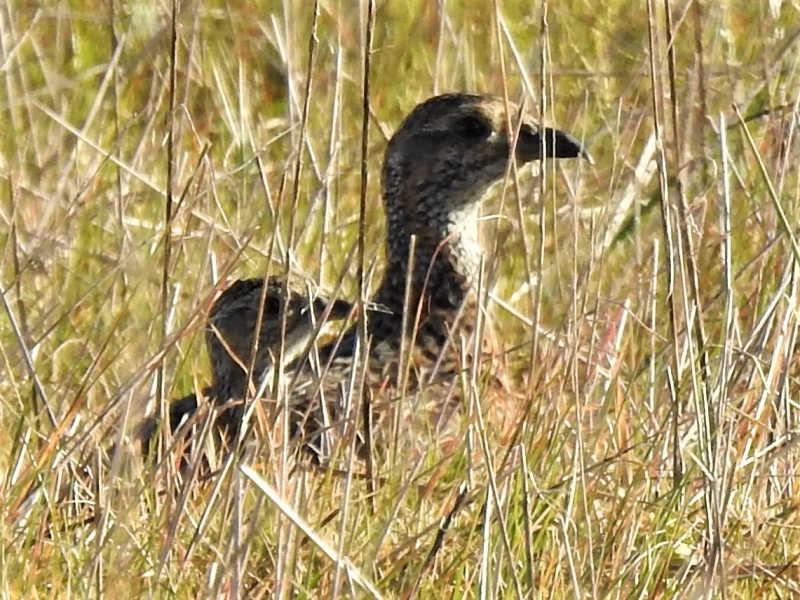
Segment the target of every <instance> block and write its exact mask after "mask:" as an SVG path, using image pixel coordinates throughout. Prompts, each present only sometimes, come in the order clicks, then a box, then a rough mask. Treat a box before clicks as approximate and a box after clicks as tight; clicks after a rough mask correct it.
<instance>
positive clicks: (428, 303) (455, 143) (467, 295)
mask: <svg viewBox="0 0 800 600" xmlns="http://www.w3.org/2000/svg"><path fill="white" fill-rule="evenodd" d="M508 109H509V111H510V113H507V112H506V103H505V102H504V101H503V100H502V99H500V98H497V97H493V96H478V95H469V94H450V95H444V96H437V97H434V98H431V99H429V100H427V101H426V102H424V103H422V104H420V105H418V106H417V107H416V108H415V109H414V110H413V111H412V112H411V113H410V114H409V115H408V116H407V117H406V119H405V120H404V121H403V123H402V124H401V125H400V127H399V128H398V130H397V132H396V133H395V134H394V136H393V137H392V139H391V140H390V141H389V144H388V146H387V148H386V153H385V157H384V164H383V170H382V177H381V190H382V196H383V202H384V208H385V211H386V220H387V239H386V270H385V273H384V275H383V279H382V281H381V284H380V286H379V287H378V289H377V291H376V292H375V294H374V296H373V302H374V303H375V305H377V306H379V307H381V309H380V310H376V311H368V314H367V327H368V329H367V332H368V339H369V344H370V346H369V348H370V349H369V357H368V360H367V361H366V365H360V367H366V371H365V372H364V371H360V370H359V373H358V375H359V376H360V375H362V374H363V375H365V382H366V387H368V388H369V389H370V392H371V393H372V394H380V395H381V397H380V398H378V399H377V400H378V402H377V403H376V402H373V403H374V404H384V405H391V401H392V400H393V399H396V398H397V397H398V396H399V395H400V392H399V381H400V379H403V380H404V381H405V388H404V389H405V392H406V393H407V394H411V395H413V394H416V393H417V392H418V391H419V390H421V389H422V388H425V389H426V390H427V391H426V393H425V395H426V397H427V398H430V397H432V396H434V397H435V404H438V405H439V409H438V410H441V409H443V407H446V406H447V405H448V404H451V403H452V401H453V400H454V399H455V400H457V399H458V398H457V396H458V393H457V391H456V389H457V386H455V385H454V384H455V379H456V376H457V374H458V373H460V372H461V371H462V370H463V369H464V368H466V367H468V366H469V362H471V361H472V360H473V359H474V357H473V353H474V349H475V348H476V347H480V342H481V341H480V340H479V344H477V345H476V344H475V343H474V340H472V337H473V334H474V333H475V329H476V323H477V321H478V316H479V313H478V311H479V302H478V298H477V295H476V293H475V285H476V284H477V278H478V276H479V271H480V267H481V260H482V256H483V249H482V247H481V244H480V242H479V235H478V234H479V231H478V219H477V217H478V214H479V209H480V205H481V202H482V200H483V198H484V196H485V195H486V192H487V190H488V189H489V187H490V186H491V185H492V184H493V183H495V182H497V181H499V180H500V179H502V178H503V177H504V175H505V173H506V172H507V169H508V163H509V158H510V157H512V156H514V157H515V158H516V160H517V162H518V163H520V164H523V163H528V162H531V161H534V160H538V159H539V158H540V157H541V156H547V157H551V158H572V157H578V156H581V155H583V156H586V157H587V158H588V154H586V152H585V151H584V149H583V148H582V146H581V145H580V143H578V142H577V141H576V140H575V139H573V138H572V137H570V136H569V135H567V134H565V133H563V132H560V131H556V130H552V129H541V128H539V127H538V125H536V124H535V123H534V122H533V121H531V120H530V119H529V118H528V117H527V116H525V115H521V116H520V115H519V110H518V108H517V107H515V106H514V105H509V106H508ZM520 120H521V124H520ZM517 124H520V128H519V137H518V140H517V143H516V147H515V148H513V149H512V143H511V141H510V140H511V139H512V136H513V134H512V132H513V131H514V128H515V127H516V125H517ZM412 238H413V240H414V242H413V253H412V252H411V250H412ZM409 260H412V261H413V263H412V264H411V265H409ZM409 266H410V268H409ZM262 284H263V281H262V280H246V281H239V282H236V283H234V284H233V285H232V286H231V287H230V288H228V289H227V290H226V291H225V292H224V293H223V294H222V295H221V296H220V298H219V299H218V300H217V301H216V303H215V304H214V307H213V308H212V311H211V315H210V320H209V321H210V324H211V327H210V328H209V329H210V331H209V333H208V337H207V341H208V346H209V352H210V354H211V357H212V363H213V365H214V367H213V368H214V378H213V384H212V390H213V392H212V395H214V396H215V397H216V402H217V403H225V402H227V401H228V400H230V399H240V398H242V397H245V396H248V393H247V392H248V390H247V386H246V382H247V378H246V368H245V369H243V368H242V365H248V364H249V363H248V361H247V360H239V361H236V360H232V359H230V356H229V352H228V350H232V351H233V354H235V355H237V356H238V357H239V358H240V359H242V358H249V356H250V348H251V347H252V340H253V333H254V332H255V315H256V314H257V312H258V307H259V303H260V299H261V297H262V296H261V290H262ZM273 287H274V286H273V285H272V283H270V288H273ZM277 291H278V290H277V289H269V290H268V293H267V302H266V305H265V310H264V315H263V319H262V326H261V329H260V331H259V348H260V350H259V354H258V355H257V358H256V361H255V369H254V374H255V376H256V377H255V381H256V382H260V381H261V380H262V379H263V378H264V377H265V376H266V375H268V374H269V373H270V365H271V364H272V361H274V352H275V348H276V347H277V346H276V343H279V340H280V333H279V332H280V323H281V306H282V301H280V300H279V298H282V295H278V294H277ZM281 291H282V288H281ZM312 304H313V310H309V300H308V297H307V295H302V294H292V295H290V298H289V302H288V303H287V305H286V308H287V310H286V316H285V321H286V336H287V342H289V341H290V342H291V344H289V343H287V344H286V346H288V345H292V347H293V348H297V349H298V352H299V354H298V355H297V356H291V357H289V358H290V359H291V360H292V362H289V361H287V362H286V363H285V364H286V371H287V373H289V374H291V376H292V377H293V379H294V381H296V382H297V386H296V387H295V388H293V389H291V390H287V392H286V393H289V394H291V399H290V404H291V405H292V406H293V407H294V414H293V417H292V431H293V433H294V434H295V435H298V436H301V437H304V438H305V442H306V444H307V446H310V447H311V448H312V450H313V451H314V452H315V453H316V454H317V455H318V456H319V455H327V454H328V452H329V450H328V449H326V448H328V447H329V446H328V444H327V443H323V442H324V440H323V439H322V436H323V434H325V433H327V432H330V431H331V430H332V429H335V428H333V427H331V421H335V420H336V419H337V416H338V415H341V414H344V413H343V411H341V410H340V406H341V405H342V403H343V400H342V398H343V396H346V393H345V390H346V389H347V388H348V382H349V381H358V380H359V377H353V373H352V368H353V366H354V364H355V363H356V362H357V361H356V360H355V356H354V354H355V349H356V347H357V344H356V340H357V338H358V336H357V328H356V326H355V325H352V326H351V327H350V328H349V329H347V330H346V331H345V332H344V333H343V334H342V336H341V337H340V338H339V339H337V340H335V341H333V342H330V343H327V344H325V345H323V346H321V347H319V348H318V352H317V355H318V358H319V361H318V363H317V362H316V361H309V360H306V357H305V356H303V355H302V350H303V349H304V348H305V346H306V344H307V343H308V342H309V341H310V340H311V338H312V334H313V332H314V331H315V327H313V326H312V325H310V323H313V322H316V321H317V320H319V319H320V318H344V317H345V316H347V313H349V312H350V306H349V304H347V303H343V304H339V303H338V301H337V303H333V304H328V303H326V302H325V301H324V300H318V301H313V302H312ZM404 310H407V311H408V312H407V314H406V317H405V318H404ZM309 316H313V318H311V319H309ZM223 339H224V340H225V341H226V343H225V344H222V343H221V340H223ZM297 339H299V340H300V342H298V343H297V344H295V340H297ZM303 342H305V343H303ZM301 346H302V347H301ZM402 350H405V352H406V354H405V356H401V351H402ZM287 356H288V355H287ZM465 361H466V363H467V364H465ZM237 363H240V364H237ZM401 363H402V364H405V365H407V367H408V370H407V373H405V374H403V373H400V370H399V368H400V365H401ZM251 392H252V390H251ZM320 398H321V399H320ZM382 400H386V402H381V401H382ZM434 412H436V411H434ZM240 418H241V411H237V412H228V413H227V416H224V417H223V421H224V423H225V425H226V426H227V428H228V430H229V432H231V431H233V432H235V430H236V428H237V426H238V419H240ZM351 431H352V429H351Z"/></svg>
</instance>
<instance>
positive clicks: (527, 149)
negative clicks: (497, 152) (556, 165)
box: [517, 125, 594, 165]
mask: <svg viewBox="0 0 800 600" xmlns="http://www.w3.org/2000/svg"><path fill="white" fill-rule="evenodd" d="M542 141H544V153H542ZM542 154H544V156H546V157H547V158H577V157H581V158H583V159H584V160H586V161H588V162H589V164H590V165H593V164H594V159H593V158H592V155H591V154H589V152H588V151H587V150H586V148H584V147H583V145H582V144H581V143H580V142H579V141H578V140H577V139H575V138H574V137H572V136H571V135H570V134H568V133H565V132H563V131H559V130H558V129H550V128H549V127H545V128H544V129H542V130H540V131H535V130H533V129H531V128H530V127H527V126H524V125H523V127H522V130H521V131H520V132H519V141H518V143H517V157H518V158H519V159H521V160H523V161H525V162H530V161H533V160H539V159H540V158H541V156H542Z"/></svg>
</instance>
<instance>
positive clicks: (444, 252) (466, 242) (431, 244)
mask: <svg viewBox="0 0 800 600" xmlns="http://www.w3.org/2000/svg"><path fill="white" fill-rule="evenodd" d="M476 217H477V215H476V214H464V215H451V218H450V219H449V220H447V221H445V222H444V223H441V224H439V225H438V226H424V227H421V226H419V224H416V225H415V226H414V227H413V228H412V227H410V226H409V224H413V222H409V221H405V220H403V219H398V220H397V221H395V222H393V223H391V222H390V223H389V224H388V225H389V226H388V228H387V229H388V234H387V246H386V257H387V266H386V272H385V274H384V278H383V282H382V283H381V286H380V288H379V289H378V291H377V293H376V295H375V298H374V299H375V302H376V303H378V304H381V305H384V306H386V307H387V308H389V309H390V310H391V311H392V312H394V313H401V312H402V310H403V308H404V306H405V304H406V303H407V304H408V307H409V309H410V310H417V309H418V307H422V310H423V311H425V312H429V311H435V312H441V311H453V313H455V312H457V311H458V310H459V309H460V308H461V306H462V305H463V304H464V302H465V301H466V300H467V299H468V298H469V297H470V296H472V295H474V287H475V286H476V285H477V283H478V278H479V274H480V269H481V266H482V265H481V262H482V258H483V249H482V247H481V244H480V237H479V230H478V222H477V218H476Z"/></svg>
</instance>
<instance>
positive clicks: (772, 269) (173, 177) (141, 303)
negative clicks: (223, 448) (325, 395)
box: [0, 0, 800, 598]
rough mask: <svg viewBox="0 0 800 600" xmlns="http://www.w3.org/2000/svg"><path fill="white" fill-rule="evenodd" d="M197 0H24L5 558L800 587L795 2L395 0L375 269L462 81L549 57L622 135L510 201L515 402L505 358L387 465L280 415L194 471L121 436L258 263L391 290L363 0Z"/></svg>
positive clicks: (506, 333) (112, 570)
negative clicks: (286, 453) (440, 431)
mask: <svg viewBox="0 0 800 600" xmlns="http://www.w3.org/2000/svg"><path fill="white" fill-rule="evenodd" d="M178 8H179V10H178V11H177V12H176V13H173V10H172V9H173V7H172V6H171V5H169V3H155V2H153V3H141V2H117V3H106V2H97V1H93V2H88V3H75V2H67V1H64V2H60V3H44V4H42V5H37V4H31V3H24V2H14V1H12V2H10V3H6V4H4V5H3V6H2V8H0V47H1V48H2V52H1V53H0V77H1V78H2V80H3V85H2V86H0V222H1V223H2V226H0V248H1V250H0V251H1V254H0V261H1V262H0V286H1V287H2V298H3V305H2V308H3V310H2V314H3V318H0V361H1V362H0V364H2V372H3V377H2V379H0V422H1V423H2V427H3V428H4V429H5V430H6V431H7V432H8V433H7V435H6V436H4V438H3V440H2V441H0V456H1V457H2V458H0V466H1V467H2V468H1V469H0V473H2V477H3V484H2V485H3V487H2V499H3V502H2V505H3V507H4V512H3V525H2V546H0V581H2V584H0V586H2V594H3V596H7V597H17V596H19V597H22V596H25V597H65V596H71V595H75V596H78V597H83V596H100V595H105V596H107V597H131V596H151V595H152V596H157V597H178V598H185V597H195V596H204V597H205V596H218V595H225V596H247V597H265V596H269V597H272V596H275V597H323V596H328V597H350V596H354V597H370V596H372V595H377V594H380V595H382V596H383V597H387V598H410V597H419V598H427V597H431V596H434V595H438V596H442V597H451V596H453V597H510V598H516V597H525V598H528V597H531V598H534V597H541V598H574V597H603V598H605V597H609V598H654V597H686V598H705V597H723V598H751V597H775V598H787V597H793V596H795V595H797V594H798V584H797V581H798V580H800V574H799V572H798V558H797V557H798V555H800V533H798V531H800V527H798V526H799V525H800V522H799V519H798V513H797V510H796V508H797V505H798V496H797V490H796V488H797V481H796V480H795V477H796V470H797V467H796V463H795V461H796V460H797V459H798V450H797V447H796V435H797V433H796V432H797V427H798V419H799V418H800V412H798V407H797V400H796V398H797V392H798V385H797V383H798V382H797V375H798V368H797V365H796V361H795V360H794V356H793V355H794V349H795V346H796V344H797V335H798V319H797V309H796V306H797V300H798V293H799V292H800V289H798V286H800V283H798V277H797V274H798V266H797V258H798V256H797V240H796V234H797V228H796V227H795V225H794V224H795V223H796V222H797V220H798V215H800V178H798V172H797V165H798V162H800V161H798V148H797V142H798V134H797V115H798V108H797V107H798V102H800V101H799V100H798V96H797V90H798V89H800V74H799V72H798V61H797V58H796V57H797V55H798V52H797V45H798V36H800V26H798V22H800V21H799V20H798V9H797V7H796V6H795V5H794V4H793V3H790V2H780V1H778V2H770V3H737V2H732V1H730V0H721V1H720V2H717V3H698V2H695V3H690V4H688V5H685V6H684V5H683V4H679V3H673V2H670V0H666V1H665V2H663V3H653V2H649V3H630V2H624V1H622V0H614V1H611V2H608V3H605V6H604V7H603V9H602V10H598V6H597V4H596V3H590V2H581V1H579V0H570V1H565V2H559V3H548V4H544V3H535V5H534V6H532V5H531V3H530V2H516V1H511V0H508V1H506V2H504V3H502V4H501V3H487V2H477V1H470V2H462V3H455V2H443V3H433V2H426V1H424V0H403V1H400V0H397V1H393V2H391V3H389V2H386V3H381V4H380V5H379V6H378V8H377V11H376V20H375V36H374V41H373V48H372V50H371V54H370V58H371V69H370V72H369V74H368V78H369V86H370V98H369V108H370V112H371V119H370V123H371V135H370V138H369V145H368V153H367V157H366V158H367V161H368V163H367V166H368V171H367V172H368V174H369V179H368V182H367V183H368V185H367V188H366V189H367V196H366V198H367V203H366V214H365V219H366V220H365V225H366V227H365V232H364V236H363V242H364V245H365V248H366V256H367V257H368V258H370V257H378V258H377V259H376V260H370V261H369V262H368V263H367V264H366V265H365V267H366V268H367V270H368V271H370V270H371V269H376V270H377V269H379V268H380V265H381V263H382V257H381V252H380V249H381V243H382V239H383V227H384V224H383V221H382V212H381V208H380V203H379V201H378V198H379V181H378V174H379V164H380V158H381V153H382V151H383V147H384V145H385V139H386V137H387V136H388V135H389V134H390V132H391V131H392V130H393V128H394V127H395V126H396V125H397V124H398V123H399V121H400V119H401V118H402V116H403V115H404V114H405V113H406V112H407V111H409V110H410V109H411V108H412V107H413V106H414V104H416V103H417V102H419V101H421V100H423V99H424V98H426V97H428V96H430V95H431V94H433V93H437V92H444V91H449V90H470V91H485V92H494V93H499V94H502V93H508V94H509V97H510V98H512V99H518V98H520V97H522V95H523V94H525V97H526V98H527V102H528V105H529V107H530V108H531V110H533V111H540V114H542V118H543V120H544V121H546V122H548V123H550V124H556V125H558V126H560V127H561V128H563V129H567V130H569V131H571V132H572V133H573V134H575V135H577V136H578V137H581V138H583V139H585V140H586V143H587V145H588V146H589V148H590V150H591V152H592V154H593V155H594V158H595V161H596V163H595V165H594V166H589V165H587V164H586V163H578V162H569V163H563V164H559V165H558V166H557V168H556V169H555V170H553V171H550V172H548V174H547V176H546V178H545V180H544V182H543V183H540V182H539V181H533V182H532V181H531V179H530V177H525V176H523V177H522V178H521V181H520V184H519V186H510V187H509V188H507V190H506V192H505V193H504V194H502V199H501V194H500V193H499V191H498V194H497V199H496V200H494V201H493V203H491V204H490V209H489V211H488V212H490V213H491V212H496V211H501V212H502V215H503V219H500V220H494V221H491V222H489V224H488V225H487V240H488V241H489V243H490V244H489V245H491V246H494V245H495V243H497V244H498V245H499V247H498V248H497V252H495V253H494V254H493V255H494V256H496V257H497V273H498V277H497V283H496V285H495V286H494V288H493V290H492V292H493V297H495V298H496V299H497V300H496V301H495V302H492V303H491V307H492V313H493V317H494V319H495V321H496V328H497V330H498V331H501V332H502V338H503V343H504V345H505V346H506V347H507V349H508V350H509V355H508V362H509V364H510V366H511V368H512V370H513V371H514V373H515V388H516V389H515V396H514V398H515V402H517V403H518V404H519V406H524V407H527V411H528V412H527V413H526V416H525V418H524V419H521V420H520V422H519V427H518V429H517V430H516V436H509V435H503V434H502V432H500V431H498V430H499V429H500V428H501V427H500V425H498V420H499V419H498V418H495V416H494V414H495V412H497V411H498V410H499V407H498V406H495V402H494V401H492V399H491V398H483V397H482V394H483V392H482V391H481V390H482V387H481V381H483V379H484V378H483V377H482V373H480V372H476V373H473V376H472V377H471V378H468V379H469V381H467V382H466V384H467V385H469V386H471V387H472V389H473V390H474V393H473V394H472V395H471V396H472V399H473V402H472V405H471V407H470V411H471V412H470V414H471V415H473V418H471V419H470V421H469V428H468V429H467V430H466V431H465V432H464V438H463V443H461V444H458V447H457V448H455V450H452V451H451V452H449V453H447V452H444V451H443V450H442V449H441V447H440V446H439V445H437V444H436V440H427V441H426V440H422V441H421V442H420V443H421V446H420V449H419V450H418V451H417V452H416V453H415V454H414V455H413V456H411V457H409V456H408V455H406V454H403V455H400V456H398V455H397V454H393V453H392V452H391V451H389V452H387V455H386V457H383V459H385V460H383V459H382V460H377V461H376V469H377V476H378V484H379V485H377V486H376V489H375V490H374V493H372V494H370V493H369V486H368V485H367V484H366V483H365V482H364V481H362V480H359V479H357V478H355V477H349V476H341V475H337V474H336V473H333V472H325V473H319V472H315V471H311V472H308V471H303V470H300V471H298V472H296V473H294V474H290V473H288V472H287V465H286V462H285V461H284V457H282V456H281V454H282V453H281V447H280V443H279V442H280V440H279V437H278V436H277V435H276V434H275V432H271V431H262V432H261V435H260V436H259V439H258V442H257V448H256V451H255V452H254V453H251V454H250V455H249V456H248V459H247V460H245V461H244V462H245V463H246V465H249V466H246V467H245V468H243V469H240V468H239V467H238V466H237V465H227V467H228V468H227V470H226V471H225V473H224V475H223V476H220V477H219V478H217V479H216V480H214V481H213V482H209V483H207V484H205V485H202V486H201V485H197V486H192V487H191V488H185V487H184V488H180V487H179V490H178V492H177V493H173V491H174V488H175V483H174V473H172V472H171V467H170V465H169V464H166V463H165V464H161V465H160V466H157V467H150V466H142V465H141V464H140V461H138V460H137V459H136V458H135V456H133V455H132V456H130V457H128V458H127V459H125V460H119V459H118V460H116V461H113V462H112V463H110V464H107V463H103V462H99V461H97V460H95V459H93V458H92V456H94V451H95V449H96V448H98V447H104V446H105V445H106V444H107V443H108V442H109V441H115V440H123V439H124V437H123V436H124V435H127V434H129V433H130V431H131V430H132V428H133V427H134V425H135V423H136V422H137V421H138V420H139V418H140V417H141V416H142V415H143V414H144V413H145V412H146V411H147V410H152V407H153V404H154V403H153V399H154V398H157V397H159V396H160V395H161V396H163V397H165V398H170V397H175V396H177V395H180V394H183V393H186V392H188V391H190V390H192V389H194V388H195V387H202V386H203V385H204V384H205V383H206V382H207V381H208V377H209V369H208V364H207V358H206V356H205V350H204V348H203V343H202V337H203V336H202V330H203V315H204V313H205V311H206V310H207V308H208V305H209V302H210V300H211V298H212V297H213V293H214V286H215V284H216V282H217V281H218V280H220V279H221V278H223V277H224V276H226V275H227V274H232V275H235V276H252V275H256V274H262V273H264V272H265V270H267V269H270V270H271V271H272V272H279V271H281V270H283V269H285V268H286V264H287V260H288V263H289V265H290V267H291V269H292V270H294V271H303V272H305V273H306V274H308V276H309V277H310V278H311V279H313V280H314V281H316V282H319V283H321V284H323V285H325V286H328V287H330V286H333V285H334V284H335V282H336V281H337V280H338V279H339V277H340V276H341V275H342V274H344V277H343V282H344V283H343V290H342V295H343V296H344V297H348V298H353V297H355V295H356V293H357V273H358V261H357V260H354V259H352V258H350V259H348V257H349V256H350V257H351V256H353V254H352V253H351V249H352V248H354V247H355V245H356V244H357V242H358V237H359V233H358V232H359V198H360V191H359V190H360V188H361V185H362V178H361V168H360V166H361V122H362V115H363V112H362V90H363V84H362V82H363V80H364V71H363V65H364V52H365V47H364V43H365V42H364V40H365V34H364V25H365V23H366V9H365V7H363V6H362V7H361V8H359V9H357V7H356V5H355V4H354V3H348V2H325V3H321V6H320V7H319V14H318V16H317V18H316V20H315V18H314V11H313V5H312V3H310V2H305V3H301V2H291V1H289V0H282V1H278V0H269V1H268V0H264V1H262V2H251V3H247V6H240V3H230V5H227V4H225V3H223V2H219V1H216V0H207V1H206V2H204V3H194V4H189V3H185V2H184V3H180V5H179V7H178ZM173 26H174V27H173ZM312 29H313V31H314V35H313V36H312ZM173 31H174V32H175V35H176V38H175V40H176V43H175V44H173V42H172V36H173ZM309 58H311V60H309ZM543 92H544V93H543ZM306 101H308V106H309V107H310V110H309V112H308V117H307V122H306V123H305V124H304V123H303V121H302V115H303V106H304V104H305V102H306ZM740 115H741V116H740ZM168 199H171V202H172V204H171V209H170V211H169V215H170V216H169V219H167V218H165V214H166V212H167V211H166V205H167V202H168ZM167 222H168V226H167ZM498 240H502V243H500V242H499V241H498ZM162 383H163V390H161V388H162ZM482 400H483V401H482ZM148 404H149V407H148ZM479 414H480V416H481V417H482V418H478V417H479ZM87 470H88V471H90V475H89V476H87ZM180 490H183V491H182V492H181V491H180Z"/></svg>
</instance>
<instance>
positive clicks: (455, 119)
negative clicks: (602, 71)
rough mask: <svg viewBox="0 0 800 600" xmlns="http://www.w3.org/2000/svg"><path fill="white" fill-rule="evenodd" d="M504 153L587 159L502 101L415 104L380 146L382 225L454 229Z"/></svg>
mask: <svg viewBox="0 0 800 600" xmlns="http://www.w3.org/2000/svg"><path fill="white" fill-rule="evenodd" d="M517 125H519V135H518V136H517V137H516V144H514V137H515V131H516V127H517ZM512 156H513V157H515V158H516V160H517V162H518V163H519V164H524V163H529V162H532V161H535V160H539V159H540V157H541V156H546V157H548V158H574V157H578V156H584V157H586V158H587V159H588V158H589V155H588V153H587V152H586V150H585V149H584V148H583V146H582V145H581V144H580V142H578V140H576V139H575V138H573V137H572V136H570V135H569V134H567V133H564V132H563V131H558V130H555V129H549V128H542V127H540V126H539V125H537V124H536V123H535V122H534V121H533V120H532V119H531V118H529V117H528V116H527V115H525V114H524V113H523V114H520V111H519V109H518V108H517V107H516V106H514V105H513V104H510V103H509V104H508V106H507V105H506V103H505V101H504V100H503V99H502V98H498V97H495V96H479V95H472V94H447V95H443V96H436V97H433V98H431V99H429V100H427V101H425V102H423V103H422V104H420V105H418V106H417V107H416V108H415V109H414V110H413V111H412V112H411V113H410V114H409V115H408V116H407V117H406V119H405V120H404V121H403V123H402V124H401V125H400V127H399V129H398V130H397V132H396V133H395V134H394V136H393V137H392V139H391V140H390V141H389V144H388V147H387V149H386V156H385V158H384V166H383V177H382V192H383V196H384V202H385V204H386V209H387V217H388V219H389V230H390V231H392V230H401V229H402V230H406V231H407V232H408V233H409V234H414V235H418V236H420V235H422V236H426V235H428V236H430V235H433V236H434V237H435V236H436V235H441V234H442V232H449V231H452V230H453V228H454V227H455V228H457V227H458V225H459V221H460V220H463V219H464V218H467V217H468V216H469V215H471V214H473V213H474V212H475V210H476V209H477V205H478V204H479V203H480V201H481V200H482V199H483V197H484V195H485V193H486V191H487V189H488V188H489V186H491V185H492V184H493V183H495V182H496V181H498V180H500V179H501V178H502V177H503V176H504V174H505V173H506V170H507V168H508V164H509V159H510V158H511V157H512ZM393 220H395V221H399V220H402V221H403V222H402V223H392V221H393Z"/></svg>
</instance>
